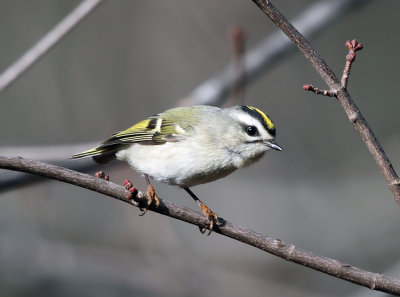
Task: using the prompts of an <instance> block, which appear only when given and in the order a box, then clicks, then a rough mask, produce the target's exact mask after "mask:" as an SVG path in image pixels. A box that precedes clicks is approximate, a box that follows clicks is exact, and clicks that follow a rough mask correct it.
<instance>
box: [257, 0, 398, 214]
mask: <svg viewBox="0 0 400 297" xmlns="http://www.w3.org/2000/svg"><path fill="white" fill-rule="evenodd" d="M252 1H253V2H254V3H255V4H256V5H257V6H258V7H259V8H260V9H261V10H262V11H263V12H264V13H265V14H266V15H267V16H268V17H269V18H270V19H271V20H272V22H273V23H274V24H275V25H276V26H277V27H278V28H280V29H281V30H282V31H283V32H284V33H285V34H286V35H287V36H288V37H289V38H290V39H291V40H292V41H293V42H294V43H295V45H296V46H297V48H298V49H299V50H300V51H301V52H302V53H303V54H304V56H305V57H306V58H307V59H308V60H310V61H311V63H312V65H313V66H314V68H315V69H316V70H317V72H318V73H319V75H320V76H321V77H322V78H323V79H324V81H325V82H326V84H327V85H328V86H329V88H330V89H331V91H333V92H336V93H337V95H336V97H337V99H338V101H339V103H340V104H341V105H342V107H343V109H344V111H345V112H346V114H347V117H348V119H349V120H350V122H352V123H353V125H354V127H355V128H356V130H357V131H358V132H359V133H360V135H361V138H362V139H363V141H364V143H365V145H366V146H367V148H368V150H369V152H370V153H371V155H372V157H373V158H374V159H375V161H376V163H377V165H378V167H379V169H380V171H381V172H382V174H383V176H384V178H385V180H386V183H387V185H388V187H389V189H390V190H391V191H392V193H393V196H394V199H395V200H396V202H397V204H398V205H399V206H400V179H399V177H398V175H397V174H396V172H395V170H394V169H393V166H392V164H391V162H390V160H389V158H388V157H387V156H386V154H385V152H384V150H383V148H382V146H381V145H380V143H379V141H378V140H377V139H376V137H375V135H374V133H373V132H372V130H371V128H370V127H369V125H368V123H367V121H366V120H365V118H364V117H363V115H362V114H361V111H360V110H359V109H358V107H357V105H356V104H355V102H354V101H353V99H352V98H351V96H350V94H349V92H348V91H347V89H346V88H345V87H343V86H342V85H341V82H340V80H339V79H338V78H337V77H336V76H335V74H334V73H333V71H332V70H331V69H330V68H329V66H328V65H327V64H326V62H325V61H324V60H323V59H322V57H321V56H320V55H319V54H318V52H317V51H316V50H315V49H314V48H313V47H312V46H311V45H310V44H309V42H308V41H307V40H306V39H305V38H304V36H303V35H301V34H300V33H299V32H298V31H297V30H296V28H295V27H294V26H293V25H292V24H291V23H290V22H289V21H288V20H287V19H286V18H285V17H284V16H283V15H282V13H281V12H280V11H279V10H278V9H277V8H276V7H275V6H274V5H273V4H272V3H271V1H267V0H252Z"/></svg>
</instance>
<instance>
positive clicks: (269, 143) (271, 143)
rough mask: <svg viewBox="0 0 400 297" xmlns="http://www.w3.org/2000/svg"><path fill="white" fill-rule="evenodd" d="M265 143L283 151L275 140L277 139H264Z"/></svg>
mask: <svg viewBox="0 0 400 297" xmlns="http://www.w3.org/2000/svg"><path fill="white" fill-rule="evenodd" d="M264 144H265V145H266V146H268V147H270V148H272V149H274V150H277V151H281V150H282V148H281V147H280V146H279V145H278V144H277V143H276V142H275V140H269V141H264Z"/></svg>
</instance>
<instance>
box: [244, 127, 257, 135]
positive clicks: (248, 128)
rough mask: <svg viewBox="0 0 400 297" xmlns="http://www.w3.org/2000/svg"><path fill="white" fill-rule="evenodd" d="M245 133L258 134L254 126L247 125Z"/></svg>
mask: <svg viewBox="0 0 400 297" xmlns="http://www.w3.org/2000/svg"><path fill="white" fill-rule="evenodd" d="M246 133H247V135H249V136H255V135H257V134H258V130H257V128H256V127H255V126H247V127H246Z"/></svg>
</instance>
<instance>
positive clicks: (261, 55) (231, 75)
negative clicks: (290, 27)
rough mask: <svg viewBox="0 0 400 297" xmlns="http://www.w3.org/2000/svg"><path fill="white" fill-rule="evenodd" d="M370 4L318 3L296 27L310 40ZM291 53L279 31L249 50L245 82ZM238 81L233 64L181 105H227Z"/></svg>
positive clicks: (354, 0) (352, 0) (356, 0)
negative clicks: (231, 91)
mask: <svg viewBox="0 0 400 297" xmlns="http://www.w3.org/2000/svg"><path fill="white" fill-rule="evenodd" d="M368 1H369V0H336V1H331V0H329V1H319V2H317V3H315V4H313V5H311V6H309V7H306V8H305V9H304V10H303V11H302V13H301V14H300V15H299V16H298V17H296V18H295V19H294V21H293V24H295V25H296V27H297V28H299V30H300V31H301V32H303V34H304V36H306V37H307V38H311V37H313V36H314V35H316V34H317V33H319V32H321V31H322V30H323V29H324V28H326V27H327V26H328V25H329V24H331V23H332V22H333V21H337V20H338V19H339V18H341V17H343V16H345V15H346V14H348V13H351V12H352V11H353V10H354V8H359V6H360V5H363V4H366V3H368ZM292 52H294V47H293V45H292V43H291V42H290V40H289V39H288V38H287V37H286V36H285V35H284V34H282V32H281V31H280V30H277V31H276V32H274V33H272V34H271V35H269V36H268V37H266V38H265V39H264V40H263V41H261V42H260V43H259V44H258V45H257V46H255V47H254V48H252V49H250V50H248V51H246V54H245V55H244V57H243V63H244V66H243V67H244V71H245V73H244V75H245V77H246V82H251V81H253V80H254V79H255V78H257V77H259V76H260V75H261V74H264V73H265V72H266V70H268V69H271V68H272V66H274V65H276V64H277V63H278V62H279V61H281V60H282V59H284V58H286V57H287V56H288V54H290V53H292ZM237 80H238V73H237V71H235V63H231V64H229V65H227V66H226V67H225V69H223V70H222V72H221V73H219V74H217V75H216V76H214V77H212V78H210V79H208V80H206V81H205V82H203V83H202V84H200V85H199V86H198V87H197V88H196V89H194V90H193V91H192V93H191V94H189V95H188V96H187V98H185V99H184V100H183V101H182V102H181V104H183V105H198V104H208V105H215V106H220V105H222V103H223V102H225V100H226V98H227V97H228V95H229V92H230V90H232V87H233V86H234V85H235V82H237Z"/></svg>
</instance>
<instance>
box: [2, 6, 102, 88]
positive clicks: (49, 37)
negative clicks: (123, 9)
mask: <svg viewBox="0 0 400 297" xmlns="http://www.w3.org/2000/svg"><path fill="white" fill-rule="evenodd" d="M101 1H102V0H84V1H82V3H80V4H79V5H78V6H77V7H76V8H75V9H74V10H73V11H71V12H70V13H69V14H68V15H67V16H66V17H65V18H64V19H63V20H62V21H61V22H60V23H59V24H58V25H57V26H55V27H54V28H53V29H52V30H51V31H50V32H48V33H47V34H46V35H45V36H43V37H42V38H41V39H40V40H39V41H38V42H37V43H36V44H35V45H34V46H33V47H31V48H30V49H29V50H28V51H26V52H25V53H24V54H23V55H22V56H21V57H20V58H19V59H18V60H17V61H15V62H14V64H12V65H11V66H10V67H8V68H7V69H6V70H5V71H4V72H3V73H2V74H1V75H0V94H1V93H2V92H3V91H4V90H5V89H6V88H7V87H9V86H10V85H11V84H12V83H13V82H14V81H15V80H16V79H17V78H18V77H19V76H20V75H21V74H23V73H24V72H25V71H26V70H28V69H29V68H30V67H31V66H32V65H33V64H34V63H36V62H37V61H39V59H40V58H41V57H43V56H44V55H45V54H46V53H47V52H48V51H49V50H50V49H51V48H52V47H53V46H54V45H56V44H57V42H59V41H60V40H61V39H62V38H63V37H65V35H67V33H68V32H70V31H71V30H72V29H73V28H75V27H76V25H78V24H79V22H80V21H82V20H83V19H84V18H85V17H86V16H87V15H88V14H89V13H90V12H92V11H93V10H94V9H95V8H96V7H97V5H98V4H100V3H101Z"/></svg>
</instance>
